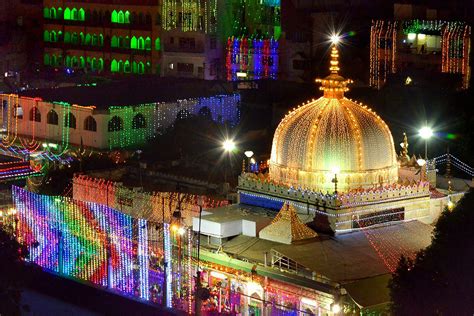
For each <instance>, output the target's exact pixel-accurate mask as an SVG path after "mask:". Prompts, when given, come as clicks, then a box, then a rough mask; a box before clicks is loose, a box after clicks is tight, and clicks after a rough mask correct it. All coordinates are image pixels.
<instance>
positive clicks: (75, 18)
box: [71, 8, 79, 21]
mask: <svg viewBox="0 0 474 316" xmlns="http://www.w3.org/2000/svg"><path fill="white" fill-rule="evenodd" d="M71 20H74V21H77V20H79V17H78V14H77V9H76V8H73V9H72V10H71Z"/></svg>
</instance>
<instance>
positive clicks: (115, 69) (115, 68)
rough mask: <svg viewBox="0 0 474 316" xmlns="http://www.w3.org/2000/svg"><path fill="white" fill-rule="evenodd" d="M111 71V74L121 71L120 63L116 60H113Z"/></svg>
mask: <svg viewBox="0 0 474 316" xmlns="http://www.w3.org/2000/svg"><path fill="white" fill-rule="evenodd" d="M110 71H111V72H118V71H119V68H118V63H117V61H116V60H115V59H114V60H112V62H111V63H110Z"/></svg>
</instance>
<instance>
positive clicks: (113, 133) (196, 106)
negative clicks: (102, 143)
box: [0, 94, 240, 160]
mask: <svg viewBox="0 0 474 316" xmlns="http://www.w3.org/2000/svg"><path fill="white" fill-rule="evenodd" d="M0 101H1V106H2V114H1V115H2V119H3V122H4V125H5V126H4V128H5V129H6V135H5V136H3V138H2V143H1V144H0V146H1V149H2V150H3V149H8V150H9V149H10V147H12V146H14V145H15V144H16V143H19V144H20V145H21V146H22V147H23V149H26V150H27V151H28V153H29V154H33V153H34V154H38V152H39V151H41V152H40V153H39V155H43V156H44V157H43V158H45V159H48V160H58V159H60V156H62V154H64V153H65V152H66V151H67V150H68V148H69V147H70V144H69V140H70V135H71V133H74V132H76V133H77V130H76V129H75V128H69V125H70V124H72V121H71V122H70V120H74V119H75V117H76V115H75V114H77V113H75V111H77V110H78V109H79V108H82V109H88V110H92V109H93V108H94V107H90V106H76V105H71V104H69V103H66V102H53V103H52V104H53V107H54V108H55V111H56V112H57V113H58V115H59V116H60V117H62V119H59V120H58V122H57V123H58V124H55V125H51V124H48V123H47V113H45V112H46V111H45V110H44V108H43V107H42V105H43V104H44V103H45V102H43V101H42V100H41V99H39V98H28V97H19V96H18V95H5V94H0ZM40 101H41V102H40ZM32 104H33V105H32ZM239 105H240V95H239V94H229V95H216V96H212V97H202V98H193V99H184V100H177V101H175V102H167V103H164V102H155V103H147V104H139V105H134V106H110V107H109V109H108V111H109V113H108V114H109V115H108V119H109V120H105V124H108V126H107V133H108V134H107V136H108V145H109V149H114V148H129V147H133V146H141V145H143V144H145V143H146V142H147V141H148V140H150V139H151V138H153V137H154V136H155V133H156V132H157V131H158V132H161V131H163V130H164V129H166V128H167V127H169V126H170V125H172V124H173V123H174V122H175V120H176V118H177V117H178V116H180V117H182V118H184V117H187V116H189V115H200V113H201V112H205V113H209V114H210V117H211V119H213V120H214V121H216V122H218V123H225V122H228V123H230V124H231V125H233V126H234V125H236V124H237V123H238V122H239V120H240V112H239ZM30 108H31V111H30ZM23 109H27V112H28V113H23ZM48 109H49V107H48ZM29 112H31V113H29ZM3 113H6V115H7V117H3V115H4V114H3ZM29 116H31V118H33V119H30V117H29ZM36 117H38V118H37V119H36ZM20 120H21V122H20ZM40 124H41V127H44V128H45V129H46V135H47V136H46V138H47V137H48V135H51V136H50V137H51V139H50V140H49V141H50V142H51V141H53V140H54V139H56V137H57V132H58V130H59V133H60V134H61V141H60V142H59V144H55V143H54V146H52V145H48V146H46V148H42V147H41V142H39V141H38V139H37V136H36V134H37V133H36V129H37V128H38V126H40ZM77 124H82V122H77ZM37 125H38V126H37ZM19 126H21V128H22V131H21V133H19V131H18V128H19ZM51 126H53V127H51ZM97 130H98V131H99V130H103V129H100V128H98V129H97ZM46 140H47V141H48V139H46Z"/></svg>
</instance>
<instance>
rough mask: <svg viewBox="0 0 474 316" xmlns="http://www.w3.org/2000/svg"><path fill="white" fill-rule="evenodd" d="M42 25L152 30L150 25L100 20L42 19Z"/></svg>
mask: <svg viewBox="0 0 474 316" xmlns="http://www.w3.org/2000/svg"><path fill="white" fill-rule="evenodd" d="M43 23H44V24H50V25H61V26H85V27H95V28H102V29H125V30H137V31H151V30H152V28H153V24H152V23H141V24H139V23H128V24H125V23H123V24H122V23H112V22H111V21H109V20H108V19H107V20H105V21H104V20H102V21H93V20H86V21H75V20H63V19H48V18H43Z"/></svg>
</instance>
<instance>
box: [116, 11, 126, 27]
mask: <svg viewBox="0 0 474 316" xmlns="http://www.w3.org/2000/svg"><path fill="white" fill-rule="evenodd" d="M117 23H120V24H123V23H125V16H124V14H123V11H119V13H118V15H117Z"/></svg>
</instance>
